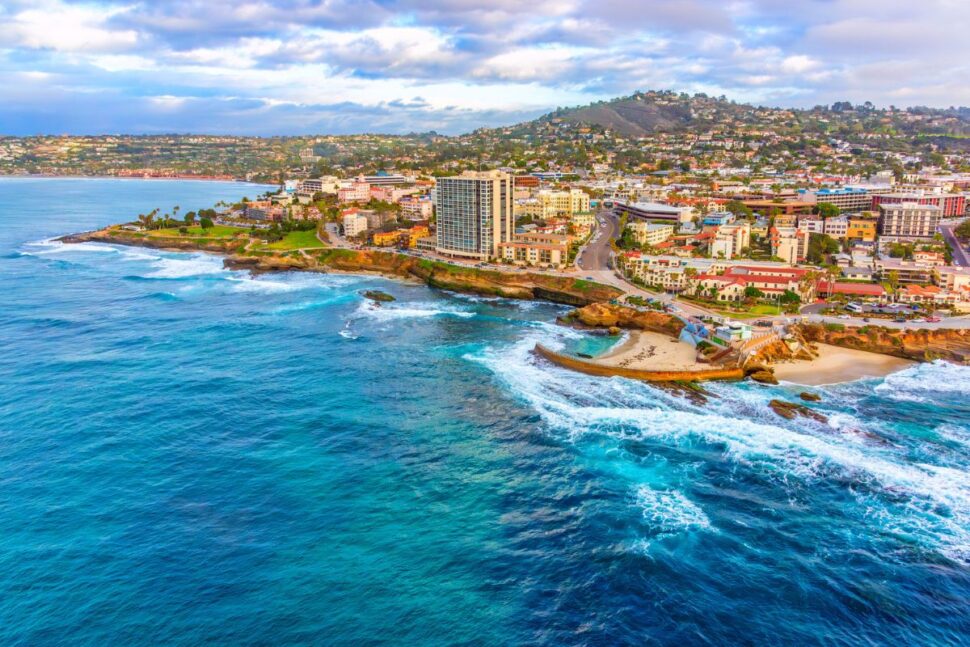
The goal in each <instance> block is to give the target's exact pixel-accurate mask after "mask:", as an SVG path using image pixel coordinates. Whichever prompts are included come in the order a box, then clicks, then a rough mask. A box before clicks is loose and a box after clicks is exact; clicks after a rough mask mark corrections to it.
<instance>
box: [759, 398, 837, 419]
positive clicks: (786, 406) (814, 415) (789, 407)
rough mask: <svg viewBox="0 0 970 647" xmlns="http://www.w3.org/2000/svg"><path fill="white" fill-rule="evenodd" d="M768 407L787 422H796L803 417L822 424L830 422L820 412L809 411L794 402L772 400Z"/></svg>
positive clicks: (802, 405)
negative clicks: (796, 419) (799, 417)
mask: <svg viewBox="0 0 970 647" xmlns="http://www.w3.org/2000/svg"><path fill="white" fill-rule="evenodd" d="M768 406H769V407H771V410H772V411H774V412H775V413H777V414H778V415H779V416H781V417H782V418H785V419H786V420H794V419H795V418H796V417H798V416H802V417H803V418H810V419H812V420H816V421H818V422H821V423H827V422H828V421H829V419H828V417H826V416H824V415H822V414H821V413H819V412H818V411H813V410H812V409H809V408H808V407H806V406H805V405H804V404H795V403H794V402H785V401H784V400H772V401H771V402H769V403H768Z"/></svg>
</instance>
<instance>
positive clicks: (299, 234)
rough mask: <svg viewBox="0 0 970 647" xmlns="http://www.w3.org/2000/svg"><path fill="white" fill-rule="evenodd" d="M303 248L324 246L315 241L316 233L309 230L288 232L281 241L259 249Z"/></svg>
mask: <svg viewBox="0 0 970 647" xmlns="http://www.w3.org/2000/svg"><path fill="white" fill-rule="evenodd" d="M304 247H324V244H323V243H321V242H320V241H319V240H318V239H317V232H316V231H314V230H312V229H311V230H310V231H291V232H288V233H287V234H286V235H285V236H284V237H283V240H278V241H276V242H275V243H270V244H269V245H263V246H262V247H261V249H273V250H288V249H301V248H304Z"/></svg>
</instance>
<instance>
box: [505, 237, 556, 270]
mask: <svg viewBox="0 0 970 647" xmlns="http://www.w3.org/2000/svg"><path fill="white" fill-rule="evenodd" d="M571 240H572V237H571V236H560V235H557V234H520V235H517V236H515V237H514V238H513V239H512V240H511V241H510V242H507V243H501V244H500V245H499V258H501V259H502V260H503V261H507V262H509V263H514V264H516V265H535V266H538V267H554V268H562V267H565V266H566V264H567V262H568V260H569V244H570V242H571Z"/></svg>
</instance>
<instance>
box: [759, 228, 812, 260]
mask: <svg viewBox="0 0 970 647" xmlns="http://www.w3.org/2000/svg"><path fill="white" fill-rule="evenodd" d="M769 235H770V237H771V255H772V256H777V257H778V258H780V259H782V260H783V261H784V262H786V263H788V264H789V265H795V264H796V263H800V262H802V261H804V260H805V258H806V257H807V256H808V240H809V233H808V232H807V231H804V230H802V229H796V228H795V227H772V228H771V231H770V232H769Z"/></svg>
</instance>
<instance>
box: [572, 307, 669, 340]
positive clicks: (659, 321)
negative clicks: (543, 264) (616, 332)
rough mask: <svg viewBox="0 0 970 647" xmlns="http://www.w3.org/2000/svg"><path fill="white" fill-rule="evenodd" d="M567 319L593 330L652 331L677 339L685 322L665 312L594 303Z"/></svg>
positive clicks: (576, 311) (574, 312) (575, 311)
mask: <svg viewBox="0 0 970 647" xmlns="http://www.w3.org/2000/svg"><path fill="white" fill-rule="evenodd" d="M565 319H566V321H567V322H571V323H579V324H582V325H584V326H589V327H591V328H628V329H633V330H650V331H653V332H660V333H664V334H667V335H670V336H671V337H677V336H678V335H679V334H680V331H681V330H683V328H684V322H683V321H681V320H680V319H678V318H677V317H674V316H673V315H669V314H667V313H665V312H658V311H656V310H636V309H634V308H627V307H625V306H620V305H613V304H611V303H593V304H591V305H588V306H586V307H583V308H579V309H577V310H574V311H572V312H571V313H569V314H568V315H566V317H565Z"/></svg>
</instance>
